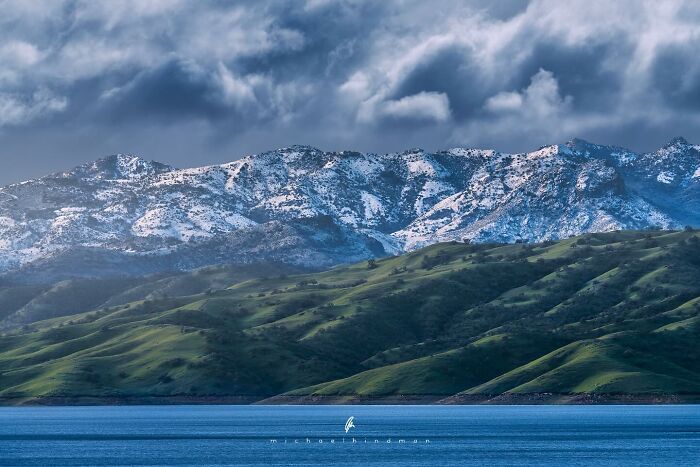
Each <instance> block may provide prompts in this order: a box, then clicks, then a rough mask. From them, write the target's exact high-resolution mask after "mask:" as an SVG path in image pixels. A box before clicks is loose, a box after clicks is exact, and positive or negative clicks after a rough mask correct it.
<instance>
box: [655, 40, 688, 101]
mask: <svg viewBox="0 0 700 467" xmlns="http://www.w3.org/2000/svg"><path fill="white" fill-rule="evenodd" d="M699 47H700V41H695V42H694V43H692V44H683V45H673V46H670V47H668V48H665V49H663V50H661V51H660V52H659V53H658V54H657V56H656V58H655V59H654V64H653V66H652V79H653V82H654V85H655V87H656V89H658V91H659V93H660V94H661V95H662V96H663V97H664V99H666V100H667V101H668V102H671V103H673V104H674V105H676V106H679V107H682V108H687V109H690V110H697V109H700V64H699V63H698V60H697V52H698V50H700V48H699Z"/></svg>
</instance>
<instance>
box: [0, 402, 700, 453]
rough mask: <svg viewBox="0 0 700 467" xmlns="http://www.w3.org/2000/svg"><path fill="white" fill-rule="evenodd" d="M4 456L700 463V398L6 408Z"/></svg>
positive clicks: (0, 413)
mask: <svg viewBox="0 0 700 467" xmlns="http://www.w3.org/2000/svg"><path fill="white" fill-rule="evenodd" d="M351 416H352V417H354V420H353V421H354V425H355V426H354V428H350V429H349V433H348V434H345V430H344V427H345V425H346V421H347V419H348V418H349V417H351ZM353 439H354V440H355V442H354V443H353V442H352V441H353ZM273 440H275V441H276V442H273ZM307 440H308V441H307ZM426 440H427V442H426ZM389 441H390V442H389ZM0 465H2V466H10V465H37V466H61V465H71V466H75V465H91V466H92V465H140V466H152V465H159V466H160V465H168V466H175V465H196V466H219V465H298V466H302V465H327V466H330V465H342V466H355V465H382V466H402V467H403V466H411V465H436V466H440V467H442V466H451V465H474V466H482V465H483V466H492V465H533V466H534V465H536V466H542V465H556V466H560V465H596V466H600V465H649V466H658V465H673V466H683V465H689V466H690V465H692V466H697V465H700V406H688V405H676V406H448V407H446V406H133V407H129V406H121V407H32V408H13V407H4V408H0Z"/></svg>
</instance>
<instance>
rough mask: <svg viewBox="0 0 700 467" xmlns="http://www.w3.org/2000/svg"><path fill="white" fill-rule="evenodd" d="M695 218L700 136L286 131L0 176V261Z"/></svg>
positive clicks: (365, 244)
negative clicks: (640, 146) (260, 143)
mask: <svg viewBox="0 0 700 467" xmlns="http://www.w3.org/2000/svg"><path fill="white" fill-rule="evenodd" d="M686 224H693V225H695V224H700V146H694V145H691V144H690V143H688V142H687V141H686V140H684V139H683V138H676V139H674V140H672V141H671V142H669V143H668V144H667V145H666V146H664V147H663V148H661V149H659V150H657V151H655V152H652V153H647V154H636V153H634V152H631V151H629V150H626V149H623V148H618V147H613V146H600V145H595V144H591V143H587V142H585V141H582V140H573V141H570V142H568V143H566V144H561V145H552V146H546V147H543V148H540V149H538V150H537V151H533V152H528V153H521V154H503V153H499V152H496V151H493V150H481V149H463V148H455V149H450V150H447V151H441V152H436V153H428V152H425V151H423V150H420V149H413V150H409V151H405V152H402V153H395V154H385V155H379V154H372V153H358V152H351V151H344V152H324V151H320V150H318V149H315V148H312V147H308V146H293V147H289V148H283V149H278V150H275V151H270V152H265V153H262V154H257V155H252V156H247V157H244V158H242V159H239V160H236V161H234V162H230V163H227V164H222V165H215V166H208V167H200V168H193V169H175V168H172V167H169V166H167V165H164V164H160V163H157V162H148V161H146V160H143V159H140V158H138V157H136V156H131V155H121V154H120V155H115V156H110V157H107V158H104V159H100V160H98V161H95V162H92V163H89V164H85V165H82V166H80V167H77V168H75V169H73V170H69V171H67V172H61V173H57V174H53V175H49V176H46V177H43V178H40V179H36V180H30V181H26V182H22V183H18V184H14V185H9V186H6V187H4V188H1V189H0V272H4V273H8V272H13V271H15V272H16V271H21V273H22V274H23V275H24V277H25V278H27V277H32V275H33V274H38V275H39V276H41V274H44V273H46V271H51V273H52V274H54V275H58V276H61V275H95V274H97V275H109V274H136V273H139V274H140V273H150V272H157V271H162V270H169V269H188V268H194V267H198V266H203V265H207V264H215V263H222V262H233V263H236V262H257V261H278V262H287V263H293V264H297V265H304V266H309V267H321V266H327V265H331V264H336V263H340V262H349V261H356V260H360V259H363V258H369V257H374V256H382V255H390V254H396V253H400V252H404V251H408V250H411V249H415V248H418V247H421V246H423V245H427V244H430V243H435V242H438V241H446V240H454V239H459V240H464V239H470V240H472V241H477V242H482V241H499V242H513V241H516V240H518V239H523V240H528V241H537V240H546V239H555V238H561V237H566V236H569V235H572V234H578V233H582V232H590V231H607V230H615V229H639V228H648V227H651V226H658V227H663V228H678V227H682V226H683V225H686Z"/></svg>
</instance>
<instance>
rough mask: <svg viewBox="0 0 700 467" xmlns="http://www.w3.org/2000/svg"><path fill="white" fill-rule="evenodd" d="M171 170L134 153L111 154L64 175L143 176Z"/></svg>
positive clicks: (125, 177)
mask: <svg viewBox="0 0 700 467" xmlns="http://www.w3.org/2000/svg"><path fill="white" fill-rule="evenodd" d="M170 170H172V167H170V166H169V165H166V164H161V163H160V162H156V161H148V160H146V159H143V158H141V157H139V156H137V155H135V154H112V155H109V156H106V157H102V158H100V159H97V160H96V161H93V162H88V163H86V164H83V165H81V166H78V167H76V168H75V169H74V170H71V171H70V172H66V173H65V175H77V176H83V177H84V176H88V177H94V178H100V179H117V180H119V179H131V178H143V177H147V176H150V175H156V174H159V173H163V172H168V171H170Z"/></svg>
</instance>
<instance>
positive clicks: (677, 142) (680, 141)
mask: <svg viewBox="0 0 700 467" xmlns="http://www.w3.org/2000/svg"><path fill="white" fill-rule="evenodd" d="M672 146H690V143H689V142H688V140H687V139H685V138H684V137H682V136H676V137H675V138H672V139H671V140H670V141H669V142H668V143H666V144H665V145H664V147H665V148H669V147H672Z"/></svg>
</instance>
